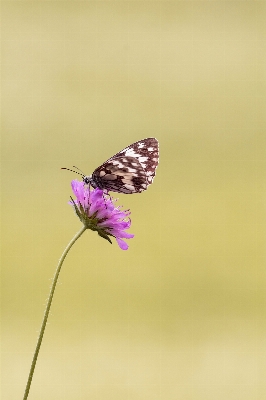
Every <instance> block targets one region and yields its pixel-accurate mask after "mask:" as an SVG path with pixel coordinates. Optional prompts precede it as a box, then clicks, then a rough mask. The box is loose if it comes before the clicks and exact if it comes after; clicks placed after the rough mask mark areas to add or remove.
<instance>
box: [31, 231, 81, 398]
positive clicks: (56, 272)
mask: <svg viewBox="0 0 266 400" xmlns="http://www.w3.org/2000/svg"><path fill="white" fill-rule="evenodd" d="M86 229H87V228H86V227H85V226H83V227H82V228H81V230H80V231H79V232H78V233H77V234H76V235H75V236H74V237H73V239H72V240H71V241H70V242H69V244H68V245H67V247H66V248H65V250H64V252H63V254H62V256H61V258H60V260H59V263H58V266H57V269H56V271H55V275H54V278H53V283H52V286H51V290H50V294H49V298H48V302H47V306H46V309H45V312H44V317H43V321H42V326H41V330H40V334H39V337H38V341H37V345H36V348H35V352H34V356H33V359H32V363H31V367H30V372H29V377H28V381H27V386H26V389H25V393H24V397H23V400H26V399H27V398H28V395H29V391H30V385H31V381H32V377H33V374H34V369H35V366H36V362H37V358H38V354H39V351H40V347H41V344H42V339H43V335H44V331H45V327H46V323H47V319H48V316H49V312H50V308H51V304H52V300H53V295H54V291H55V287H56V284H57V280H58V277H59V273H60V270H61V267H62V264H63V262H64V259H65V258H66V255H67V253H68V252H69V250H70V249H71V247H72V246H73V244H74V243H75V241H76V240H77V239H78V238H79V237H80V236H81V235H82V234H83V232H84V231H85V230H86Z"/></svg>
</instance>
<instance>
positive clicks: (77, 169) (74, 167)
mask: <svg viewBox="0 0 266 400" xmlns="http://www.w3.org/2000/svg"><path fill="white" fill-rule="evenodd" d="M73 168H76V169H77V170H79V171H80V172H82V175H83V176H85V174H84V172H83V171H81V169H79V168H78V167H75V165H73Z"/></svg>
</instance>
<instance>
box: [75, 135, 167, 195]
mask: <svg viewBox="0 0 266 400" xmlns="http://www.w3.org/2000/svg"><path fill="white" fill-rule="evenodd" d="M158 162H159V144H158V141H157V140H156V139H155V138H147V139H142V140H139V141H138V142H135V143H132V144H131V145H130V146H128V147H126V148H125V149H123V150H121V151H120V152H118V153H117V154H115V155H114V156H113V157H111V158H109V159H108V160H107V161H105V162H104V163H103V164H102V165H100V166H99V167H98V168H96V169H95V171H94V172H93V173H92V175H88V176H85V175H83V181H84V183H85V184H87V185H91V186H92V187H93V188H94V189H96V188H99V189H102V190H104V191H106V192H109V191H110V192H118V193H125V194H132V193H141V192H143V191H144V190H146V189H147V188H148V186H149V185H150V184H151V183H152V181H153V179H154V176H155V171H156V168H157V166H158Z"/></svg>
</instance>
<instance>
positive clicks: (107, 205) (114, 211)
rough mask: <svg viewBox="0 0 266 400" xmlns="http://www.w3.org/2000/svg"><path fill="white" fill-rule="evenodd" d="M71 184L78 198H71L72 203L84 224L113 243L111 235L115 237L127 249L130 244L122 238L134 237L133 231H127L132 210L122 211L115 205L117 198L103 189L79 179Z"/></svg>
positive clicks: (123, 248) (121, 246) (122, 247)
mask: <svg viewBox="0 0 266 400" xmlns="http://www.w3.org/2000/svg"><path fill="white" fill-rule="evenodd" d="M71 186H72V190H73V193H74V195H75V196H76V200H73V199H72V198H71V202H70V204H71V205H72V206H73V207H74V209H75V212H76V214H77V216H78V217H79V219H80V220H81V222H82V223H83V224H84V226H85V227H86V228H87V229H91V230H93V231H97V232H98V235H100V236H101V237H103V238H104V239H106V240H108V241H109V242H110V243H112V242H111V239H110V236H113V237H115V238H116V241H117V243H118V245H119V247H120V248H121V249H122V250H127V249H128V244H127V243H126V242H125V241H124V240H122V239H131V238H133V237H134V235H132V234H131V233H127V232H125V230H126V229H129V228H130V225H131V220H130V219H129V218H128V216H129V215H130V211H129V210H126V211H122V210H121V209H120V207H115V206H114V203H113V202H114V201H115V200H113V199H112V198H111V197H110V196H109V195H105V194H104V193H103V190H101V189H98V188H96V189H92V188H91V187H89V186H87V185H85V184H84V182H79V181H77V180H73V181H72V182H71Z"/></svg>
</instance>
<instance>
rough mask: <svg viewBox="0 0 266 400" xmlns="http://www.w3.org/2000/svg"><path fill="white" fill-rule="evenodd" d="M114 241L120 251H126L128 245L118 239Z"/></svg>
mask: <svg viewBox="0 0 266 400" xmlns="http://www.w3.org/2000/svg"><path fill="white" fill-rule="evenodd" d="M116 241H117V243H118V246H119V247H120V249H122V250H127V249H128V244H127V243H126V242H125V241H124V240H122V239H120V238H116Z"/></svg>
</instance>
